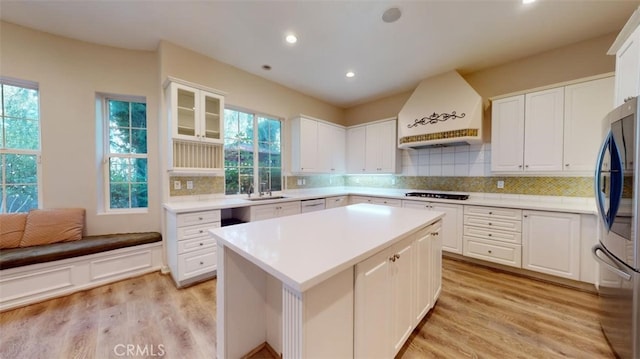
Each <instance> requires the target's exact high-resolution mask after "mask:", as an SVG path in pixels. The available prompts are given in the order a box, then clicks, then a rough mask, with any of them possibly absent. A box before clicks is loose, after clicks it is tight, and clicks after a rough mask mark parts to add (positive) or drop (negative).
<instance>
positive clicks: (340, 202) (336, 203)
mask: <svg viewBox="0 0 640 359" xmlns="http://www.w3.org/2000/svg"><path fill="white" fill-rule="evenodd" d="M348 200H349V199H348V197H347V196H338V197H329V198H327V199H325V208H327V209H329V208H335V207H342V206H346V205H348V204H349V203H348Z"/></svg>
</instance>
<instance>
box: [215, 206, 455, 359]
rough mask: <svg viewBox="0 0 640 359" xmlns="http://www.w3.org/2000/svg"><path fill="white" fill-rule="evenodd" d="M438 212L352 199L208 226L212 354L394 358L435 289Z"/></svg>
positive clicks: (438, 274)
mask: <svg viewBox="0 0 640 359" xmlns="http://www.w3.org/2000/svg"><path fill="white" fill-rule="evenodd" d="M443 216H444V214H443V213H440V212H424V211H421V210H416V209H409V208H391V207H386V206H379V205H370V204H358V205H352V206H347V207H341V208H334V209H330V210H325V211H320V212H312V213H305V214H300V215H295V216H289V217H282V218H276V219H271V220H265V221H259V222H251V223H245V224H240V225H236V226H230V227H222V228H217V229H212V230H211V233H212V234H213V235H214V237H215V238H216V239H217V245H218V251H217V253H218V282H217V346H218V347H217V356H218V358H240V357H243V356H245V355H247V354H248V353H250V352H251V351H252V350H253V349H255V348H260V347H261V346H262V345H264V344H265V343H266V344H268V345H269V346H270V347H271V348H273V350H274V351H275V352H276V353H279V354H281V355H282V357H283V358H329V357H330V358H353V357H362V358H365V357H366V358H371V357H381V358H392V357H393V356H394V355H395V354H396V353H397V351H398V350H399V349H400V347H401V346H402V344H403V343H404V342H405V341H406V339H407V338H408V336H409V334H410V333H411V331H412V330H413V328H414V327H415V326H416V325H417V324H418V323H419V322H420V320H421V319H422V318H423V317H424V315H426V313H427V312H428V310H429V309H430V308H432V307H433V305H434V303H435V300H436V299H437V297H438V295H439V291H440V283H441V254H442V252H441V248H440V241H439V238H440V234H439V231H440V219H441V218H442V217H443Z"/></svg>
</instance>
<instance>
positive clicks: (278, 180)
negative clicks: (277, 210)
mask: <svg viewBox="0 0 640 359" xmlns="http://www.w3.org/2000/svg"><path fill="white" fill-rule="evenodd" d="M270 171H271V190H272V191H282V170H281V169H280V168H271V169H270Z"/></svg>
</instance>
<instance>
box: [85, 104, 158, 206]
mask: <svg viewBox="0 0 640 359" xmlns="http://www.w3.org/2000/svg"><path fill="white" fill-rule="evenodd" d="M96 97H97V101H96V106H98V109H97V111H96V112H97V114H98V115H99V116H100V121H101V122H102V123H101V126H100V129H101V133H99V135H98V136H97V137H98V139H99V141H100V143H101V146H100V151H101V153H100V156H99V158H100V162H101V163H102V166H101V168H102V176H99V178H102V186H101V187H102V196H99V197H100V200H99V208H100V207H101V209H102V211H101V213H102V214H123V213H148V212H149V207H150V204H149V175H150V173H149V146H148V141H149V117H148V113H149V111H148V107H147V111H146V113H145V117H146V118H145V122H146V127H145V130H146V131H147V152H146V153H144V154H134V153H126V154H112V153H111V151H110V145H109V101H122V102H129V103H131V102H136V103H144V104H145V106H148V103H147V99H146V97H145V96H134V95H118V94H107V93H101V94H97V95H96ZM114 155H115V156H114ZM112 157H116V158H144V159H146V160H147V181H146V184H147V206H146V207H128V208H111V182H110V176H109V174H110V172H109V170H110V167H109V165H110V159H111V158H112ZM129 183H131V182H129Z"/></svg>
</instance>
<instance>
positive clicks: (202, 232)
mask: <svg viewBox="0 0 640 359" xmlns="http://www.w3.org/2000/svg"><path fill="white" fill-rule="evenodd" d="M218 227H220V222H214V223H206V224H201V225H199V226H189V227H181V228H178V241H183V240H188V239H194V238H209V236H210V233H209V229H211V228H218Z"/></svg>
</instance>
